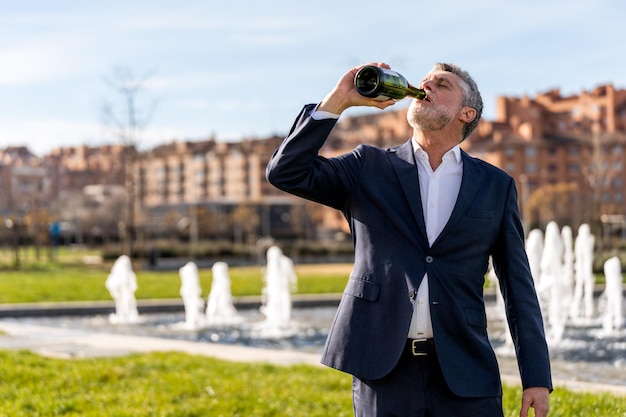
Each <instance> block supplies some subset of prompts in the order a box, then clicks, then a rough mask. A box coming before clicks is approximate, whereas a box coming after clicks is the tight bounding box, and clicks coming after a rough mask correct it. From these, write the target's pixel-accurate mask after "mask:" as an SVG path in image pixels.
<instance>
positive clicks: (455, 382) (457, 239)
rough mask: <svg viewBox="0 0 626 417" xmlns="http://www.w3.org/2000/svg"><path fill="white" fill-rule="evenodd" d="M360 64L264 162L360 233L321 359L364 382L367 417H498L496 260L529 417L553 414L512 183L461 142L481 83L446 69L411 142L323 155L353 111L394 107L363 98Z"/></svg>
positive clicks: (418, 116) (357, 385) (415, 113)
mask: <svg viewBox="0 0 626 417" xmlns="http://www.w3.org/2000/svg"><path fill="white" fill-rule="evenodd" d="M370 65H378V66H380V67H383V68H390V67H389V66H388V65H387V64H384V63H373V64H370ZM359 68H360V67H357V68H353V69H351V70H350V71H348V72H347V73H346V74H345V75H344V76H343V77H342V78H341V79H340V80H339V82H338V83H337V85H336V86H335V88H334V89H333V90H332V91H331V92H330V93H328V94H327V95H326V97H325V98H324V99H323V100H322V101H321V102H320V103H319V104H318V105H317V106H316V105H308V106H306V107H305V108H304V110H303V111H302V112H301V114H300V116H299V117H298V119H297V120H296V122H295V124H294V125H293V127H292V129H291V132H290V134H289V136H288V137H287V138H286V139H285V140H284V142H283V143H282V144H281V146H280V147H279V149H278V150H277V151H276V152H275V154H274V155H273V157H272V159H271V160H270V163H269V165H268V167H267V179H268V181H270V182H271V183H272V184H274V185H275V186H276V187H278V188H280V189H282V190H284V191H287V192H289V193H292V194H295V195H298V196H301V197H304V198H307V199H310V200H313V201H316V202H319V203H321V204H325V205H328V206H330V207H334V208H336V209H338V210H341V211H342V212H343V213H344V215H345V217H346V219H347V220H348V222H349V224H350V229H351V232H352V236H353V241H354V246H355V262H354V269H353V271H352V273H351V276H350V279H349V281H348V284H347V286H346V289H345V291H344V295H343V297H342V300H341V303H340V305H339V307H338V310H337V314H336V318H335V321H334V323H333V326H332V328H331V330H330V332H329V335H328V340H327V343H326V347H325V349H324V353H323V355H322V363H324V364H326V365H328V366H331V367H334V368H336V369H339V370H341V371H344V372H348V373H350V374H352V375H353V403H354V412H355V415H356V416H357V417H364V416H397V417H404V416H407V417H408V416H411V417H422V416H429V417H455V416H458V417H473V416H481V417H495V416H497V417H501V416H502V415H503V412H502V400H501V396H502V389H501V382H500V374H499V370H498V364H497V361H496V357H495V354H494V352H493V349H492V347H491V345H490V342H489V339H488V335H487V319H486V313H485V305H484V299H483V283H484V274H485V273H486V271H487V267H488V263H489V257H490V256H491V257H492V259H493V264H494V267H495V270H496V272H497V274H498V277H499V283H500V290H501V291H502V294H503V296H504V300H505V303H506V310H507V316H508V321H509V327H510V329H511V333H512V336H513V340H514V342H515V347H516V352H517V357H518V363H519V369H520V375H521V379H522V384H523V388H524V393H523V397H522V406H521V412H520V416H523V417H526V416H527V415H528V410H529V408H530V407H533V408H534V409H535V413H536V414H535V415H536V416H538V417H545V416H547V414H548V396H549V392H550V391H551V390H552V382H551V376H550V363H549V356H548V349H547V345H546V342H545V336H544V332H543V321H542V317H541V312H540V308H539V304H538V302H537V296H536V293H535V289H534V287H533V280H532V276H531V273H530V268H529V265H528V260H527V257H526V253H525V250H524V238H523V231H522V227H521V222H520V218H519V211H518V206H517V194H516V189H515V183H514V181H513V179H512V178H511V177H510V176H509V175H507V174H506V173H504V172H503V171H501V170H499V169H497V168H495V167H493V166H491V165H489V164H487V163H485V162H483V161H480V160H478V159H475V158H472V157H470V156H469V155H467V154H466V153H465V152H464V151H462V150H461V149H460V146H459V144H460V142H461V141H462V140H463V139H465V138H466V137H467V136H468V135H469V134H470V133H471V132H472V131H473V129H474V128H475V127H476V125H477V124H478V120H479V119H480V116H481V113H482V99H481V97H480V93H479V92H478V88H477V86H476V83H475V82H474V81H473V80H472V78H471V77H470V76H469V74H468V73H467V72H466V71H464V70H462V69H461V68H459V67H457V66H455V65H451V64H437V65H435V67H434V68H433V69H432V70H431V71H430V72H429V73H428V74H427V76H426V77H425V78H424V80H423V81H422V83H421V84H420V87H421V88H423V89H425V90H426V91H427V93H428V98H427V99H426V100H424V101H422V100H416V99H415V100H413V102H412V103H411V106H410V108H409V110H408V114H407V119H408V122H409V123H410V125H411V126H412V127H413V137H412V138H411V140H409V141H407V142H406V143H405V144H403V145H400V146H398V147H394V148H391V149H387V150H383V149H380V148H376V147H373V146H369V145H360V146H359V147H357V148H356V149H355V150H353V151H352V152H351V153H347V154H345V155H342V156H339V157H337V158H330V159H326V158H323V157H321V156H319V155H318V151H319V149H320V148H321V147H322V145H323V144H324V141H325V140H326V138H327V136H328V134H329V133H330V131H331V130H332V128H333V127H334V125H335V123H336V121H337V119H338V117H339V115H340V114H341V113H342V112H343V111H344V110H346V109H347V108H349V107H352V106H374V107H378V108H381V109H383V108H386V107H388V106H390V105H392V104H393V103H394V101H393V100H389V101H383V102H380V101H376V100H374V99H370V98H366V97H362V96H361V95H360V94H359V93H358V92H357V91H356V89H355V88H354V84H353V79H354V76H355V74H356V72H357V71H358V69H359Z"/></svg>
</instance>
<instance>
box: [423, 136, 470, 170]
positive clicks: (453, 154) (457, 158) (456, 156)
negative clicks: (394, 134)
mask: <svg viewBox="0 0 626 417" xmlns="http://www.w3.org/2000/svg"><path fill="white" fill-rule="evenodd" d="M411 143H412V144H413V153H414V154H415V157H416V158H419V157H420V155H424V156H428V154H427V153H426V151H425V150H424V149H422V147H421V146H420V144H419V143H418V142H417V141H416V140H415V138H411ZM448 158H453V160H454V162H455V163H456V164H457V165H460V164H461V162H462V160H461V145H458V144H457V145H455V146H454V147H453V148H452V149H450V150H449V151H448V152H446V153H445V154H444V155H443V160H446V159H448Z"/></svg>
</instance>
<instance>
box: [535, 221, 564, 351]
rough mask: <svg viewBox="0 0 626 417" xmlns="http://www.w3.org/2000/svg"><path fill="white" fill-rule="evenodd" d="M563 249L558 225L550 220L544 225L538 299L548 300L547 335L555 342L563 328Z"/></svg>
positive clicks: (561, 333) (559, 338) (558, 339)
mask: <svg viewBox="0 0 626 417" xmlns="http://www.w3.org/2000/svg"><path fill="white" fill-rule="evenodd" d="M563 251H564V247H563V241H562V239H561V233H560V231H559V226H558V225H557V224H556V222H550V223H548V225H547V226H546V233H545V241H544V247H543V254H542V256H541V278H540V281H539V282H540V285H539V288H538V292H539V293H540V296H539V299H540V300H544V303H545V300H546V299H547V300H548V306H547V308H544V311H546V312H547V324H548V333H547V336H548V339H551V340H552V342H555V343H556V342H558V341H560V340H561V338H562V336H563V331H564V330H565V317H564V315H563V314H562V310H563V308H564V306H567V304H566V303H564V301H565V300H563V299H562V294H563V287H564V283H563V281H562V271H563Z"/></svg>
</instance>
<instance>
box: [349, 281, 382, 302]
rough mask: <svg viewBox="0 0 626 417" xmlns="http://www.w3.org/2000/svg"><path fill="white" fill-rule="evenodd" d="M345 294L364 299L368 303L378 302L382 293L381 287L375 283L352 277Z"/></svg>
mask: <svg viewBox="0 0 626 417" xmlns="http://www.w3.org/2000/svg"><path fill="white" fill-rule="evenodd" d="M343 292H344V294H346V295H351V296H353V297H357V298H363V299H365V300H367V301H376V300H377V299H378V294H379V293H380V285H378V284H376V283H375V282H371V281H365V280H362V279H358V278H352V277H350V279H349V280H348V284H347V285H346V289H345V290H344V291H343Z"/></svg>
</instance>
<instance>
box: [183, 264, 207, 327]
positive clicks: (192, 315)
mask: <svg viewBox="0 0 626 417" xmlns="http://www.w3.org/2000/svg"><path fill="white" fill-rule="evenodd" d="M178 272H179V275H180V281H181V286H180V296H181V297H182V298H183V304H184V306H185V322H184V323H183V325H182V326H183V327H185V328H186V329H189V330H195V329H198V328H200V327H202V326H203V325H204V315H203V314H202V312H203V309H204V302H203V301H202V288H200V278H199V277H198V266H197V265H196V264H195V263H194V262H191V261H190V262H187V263H186V264H185V265H184V266H182V267H181V268H180V269H179V270H178Z"/></svg>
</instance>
